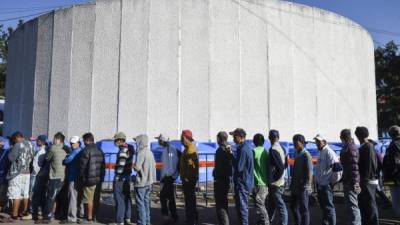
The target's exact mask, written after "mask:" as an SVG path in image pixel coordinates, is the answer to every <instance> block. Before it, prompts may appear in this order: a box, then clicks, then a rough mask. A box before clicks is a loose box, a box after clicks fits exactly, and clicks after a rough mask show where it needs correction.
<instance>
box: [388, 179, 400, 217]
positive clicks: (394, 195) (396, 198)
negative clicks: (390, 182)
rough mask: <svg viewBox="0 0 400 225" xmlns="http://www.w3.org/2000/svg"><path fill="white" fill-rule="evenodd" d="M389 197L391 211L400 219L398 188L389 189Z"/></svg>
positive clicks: (399, 187)
mask: <svg viewBox="0 0 400 225" xmlns="http://www.w3.org/2000/svg"><path fill="white" fill-rule="evenodd" d="M390 197H391V198H392V207H393V210H394V212H395V213H396V215H397V216H398V217H400V186H394V187H390Z"/></svg>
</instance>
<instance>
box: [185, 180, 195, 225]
mask: <svg viewBox="0 0 400 225" xmlns="http://www.w3.org/2000/svg"><path fill="white" fill-rule="evenodd" d="M182 187H183V194H184V197H185V213H186V218H185V224H186V225H195V224H197V220H198V213H197V201H196V181H189V182H186V181H184V182H182Z"/></svg>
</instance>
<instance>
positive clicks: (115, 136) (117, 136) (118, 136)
mask: <svg viewBox="0 0 400 225" xmlns="http://www.w3.org/2000/svg"><path fill="white" fill-rule="evenodd" d="M117 139H123V140H126V135H125V133H124V132H118V133H116V134H115V135H114V140H117Z"/></svg>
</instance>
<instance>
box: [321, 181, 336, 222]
mask: <svg viewBox="0 0 400 225" xmlns="http://www.w3.org/2000/svg"><path fill="white" fill-rule="evenodd" d="M317 194H318V201H319V206H320V207H321V210H322V222H321V224H322V225H336V210H335V205H333V192H332V188H331V187H330V186H329V185H324V186H321V185H317Z"/></svg>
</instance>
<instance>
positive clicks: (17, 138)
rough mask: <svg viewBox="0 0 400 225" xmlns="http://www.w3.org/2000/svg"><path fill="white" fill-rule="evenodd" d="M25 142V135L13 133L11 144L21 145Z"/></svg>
mask: <svg viewBox="0 0 400 225" xmlns="http://www.w3.org/2000/svg"><path fill="white" fill-rule="evenodd" d="M23 140H24V135H23V134H22V133H21V132H19V131H17V132H15V133H13V134H12V135H11V143H12V144H17V143H20V142H22V141H23Z"/></svg>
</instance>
